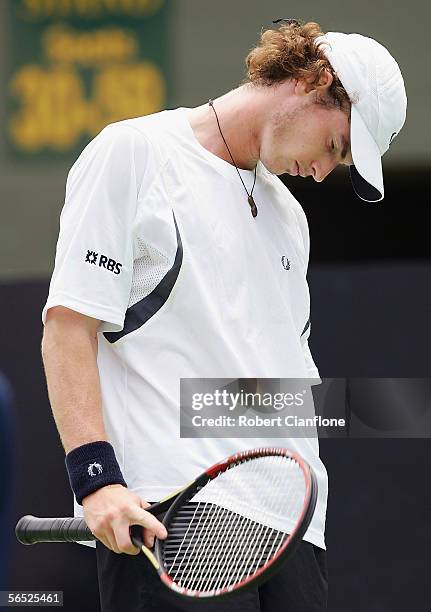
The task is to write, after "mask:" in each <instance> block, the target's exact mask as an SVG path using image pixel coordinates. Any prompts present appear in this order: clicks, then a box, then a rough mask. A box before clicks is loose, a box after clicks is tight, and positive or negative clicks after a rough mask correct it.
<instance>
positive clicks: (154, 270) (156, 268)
mask: <svg viewBox="0 0 431 612" xmlns="http://www.w3.org/2000/svg"><path fill="white" fill-rule="evenodd" d="M137 244H138V256H137V258H136V259H135V261H134V262H133V277H132V289H131V291H130V299H129V308H130V306H133V304H136V302H139V300H142V299H143V298H144V297H146V296H147V295H149V294H150V293H151V292H152V291H153V289H154V288H155V287H156V286H157V285H158V284H159V282H160V281H161V280H162V278H163V277H164V276H165V274H166V273H167V272H168V270H169V269H170V267H171V264H170V262H169V259H168V258H167V257H166V255H164V253H161V252H160V251H159V250H158V249H155V248H154V247H152V246H150V245H148V244H146V243H145V242H144V241H143V240H142V239H141V238H137Z"/></svg>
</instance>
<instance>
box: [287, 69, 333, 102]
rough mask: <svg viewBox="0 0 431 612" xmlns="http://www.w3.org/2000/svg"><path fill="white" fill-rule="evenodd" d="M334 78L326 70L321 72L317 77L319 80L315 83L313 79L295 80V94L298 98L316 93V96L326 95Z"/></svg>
mask: <svg viewBox="0 0 431 612" xmlns="http://www.w3.org/2000/svg"><path fill="white" fill-rule="evenodd" d="M333 80H334V77H333V76H332V74H331V73H330V72H329V70H327V69H326V68H325V69H324V70H322V72H321V73H320V75H319V79H318V81H317V82H315V77H313V76H310V77H305V78H302V79H296V81H295V93H296V95H298V96H301V97H302V96H307V95H310V94H313V92H315V91H317V92H318V94H323V95H324V94H326V93H327V91H328V89H329V88H330V86H331V85H332V81H333Z"/></svg>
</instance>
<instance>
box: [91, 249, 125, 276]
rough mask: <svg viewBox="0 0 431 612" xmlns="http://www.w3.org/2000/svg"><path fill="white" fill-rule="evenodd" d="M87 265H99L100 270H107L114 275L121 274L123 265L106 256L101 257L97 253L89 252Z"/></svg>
mask: <svg viewBox="0 0 431 612" xmlns="http://www.w3.org/2000/svg"><path fill="white" fill-rule="evenodd" d="M85 263H89V264H93V265H98V266H99V268H105V270H109V271H110V272H113V273H114V274H120V272H121V268H122V267H123V264H120V263H118V262H117V261H115V259H110V258H109V257H106V255H99V253H96V252H95V251H87V255H86V256H85Z"/></svg>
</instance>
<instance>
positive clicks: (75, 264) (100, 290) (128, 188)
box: [42, 122, 154, 332]
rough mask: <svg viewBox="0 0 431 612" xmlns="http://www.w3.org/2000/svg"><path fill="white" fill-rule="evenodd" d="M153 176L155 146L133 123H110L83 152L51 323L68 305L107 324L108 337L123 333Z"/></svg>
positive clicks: (70, 199)
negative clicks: (138, 223)
mask: <svg viewBox="0 0 431 612" xmlns="http://www.w3.org/2000/svg"><path fill="white" fill-rule="evenodd" d="M151 175H154V159H153V158H152V152H151V145H150V144H149V143H148V141H147V139H146V138H145V136H144V135H143V134H142V133H141V132H140V131H139V130H138V129H136V128H134V127H131V126H128V125H127V124H125V122H119V123H114V124H111V125H109V126H107V127H106V128H105V129H104V130H102V132H100V134H98V136H96V138H94V139H93V140H92V141H91V142H90V143H89V145H87V147H86V148H85V149H84V150H83V152H82V153H81V155H80V157H79V158H78V159H77V161H76V162H75V164H74V165H73V166H72V168H71V170H70V172H69V175H68V178H67V183H66V197H65V203H64V206H63V210H62V212H61V215H60V232H59V236H58V242H57V249H56V256H55V265H54V271H53V274H52V278H51V283H50V288H49V294H48V299H47V302H46V304H45V307H44V309H43V311H42V322H43V323H44V324H45V320H46V313H47V311H48V309H49V308H51V307H53V306H59V305H61V306H66V307H68V308H70V309H72V310H75V311H77V312H80V313H82V314H85V315H87V316H89V317H94V318H96V319H100V320H101V325H100V327H99V330H98V331H100V332H105V331H120V330H121V329H122V328H123V324H124V317H125V312H126V309H127V306H128V302H129V297H130V290H131V283H132V273H133V249H134V223H135V218H136V215H137V207H138V194H139V192H140V190H141V188H142V187H143V184H145V183H147V184H149V183H150V182H151Z"/></svg>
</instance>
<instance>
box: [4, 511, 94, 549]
mask: <svg viewBox="0 0 431 612" xmlns="http://www.w3.org/2000/svg"><path fill="white" fill-rule="evenodd" d="M15 534H16V537H17V540H18V541H19V542H21V544H36V543H37V542H81V541H90V540H95V539H96V538H95V536H94V535H93V534H92V533H91V531H90V529H89V528H88V526H87V523H86V522H85V520H84V519H83V518H38V517H37V516H31V515H30V514H28V515H26V516H23V517H22V518H20V519H19V521H18V523H17V525H16V527H15Z"/></svg>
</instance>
